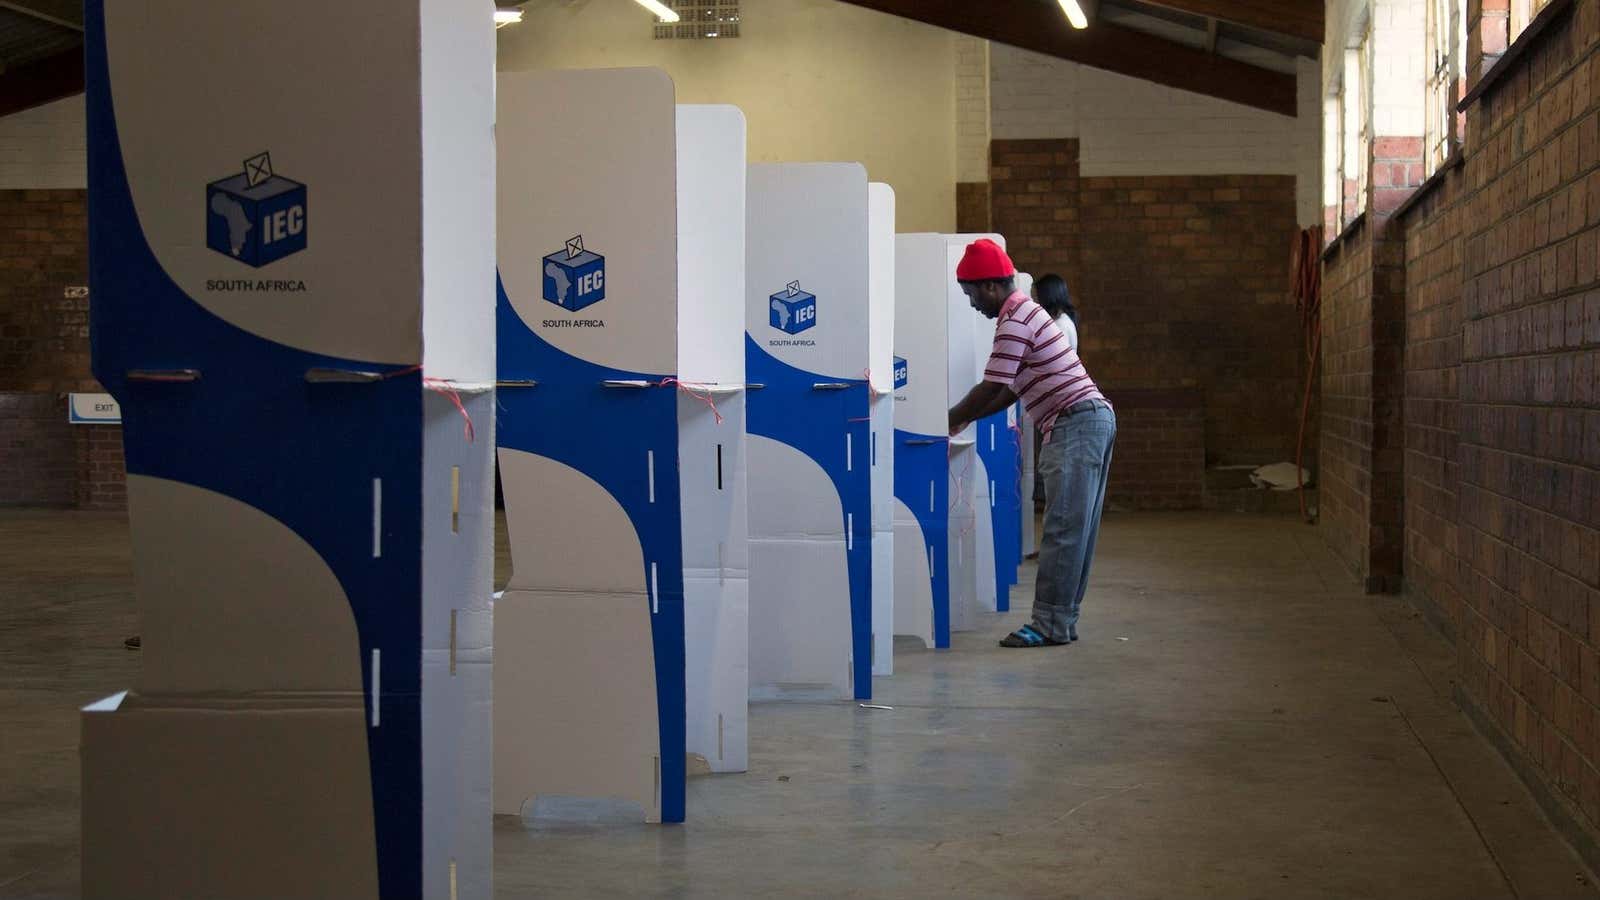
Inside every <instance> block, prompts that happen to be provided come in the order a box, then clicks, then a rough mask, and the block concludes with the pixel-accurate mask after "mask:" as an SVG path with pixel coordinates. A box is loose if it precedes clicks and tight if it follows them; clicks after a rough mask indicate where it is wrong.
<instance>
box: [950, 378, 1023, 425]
mask: <svg viewBox="0 0 1600 900" xmlns="http://www.w3.org/2000/svg"><path fill="white" fill-rule="evenodd" d="M1016 402H1017V395H1016V394H1013V393H1012V392H1011V388H1009V387H1006V386H1005V385H1003V384H1000V383H999V382H995V381H980V382H978V383H977V384H976V385H974V386H973V388H972V390H970V391H967V395H966V396H965V397H962V398H961V402H960V403H957V404H956V405H955V406H952V407H950V434H951V435H952V436H953V435H955V434H956V433H957V432H959V431H960V430H961V429H963V428H965V427H967V423H969V422H976V421H977V420H979V419H982V418H985V417H987V416H992V415H994V414H995V413H997V412H1000V411H1001V410H1003V409H1005V408H1006V407H1008V406H1010V405H1011V404H1013V403H1016Z"/></svg>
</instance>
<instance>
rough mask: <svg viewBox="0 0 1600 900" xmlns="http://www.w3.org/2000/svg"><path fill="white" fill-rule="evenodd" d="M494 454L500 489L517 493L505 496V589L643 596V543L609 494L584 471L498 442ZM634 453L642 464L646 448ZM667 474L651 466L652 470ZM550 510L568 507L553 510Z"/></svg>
mask: <svg viewBox="0 0 1600 900" xmlns="http://www.w3.org/2000/svg"><path fill="white" fill-rule="evenodd" d="M499 454H500V482H501V485H502V490H504V491H505V492H506V493H507V494H508V495H509V494H512V493H513V492H515V493H516V494H518V496H517V497H515V498H508V502H507V503H506V530H507V532H508V533H509V537H510V543H511V546H512V554H511V556H512V570H511V578H510V580H509V581H508V582H507V584H506V590H508V591H513V590H570V591H595V592H599V593H636V594H639V595H640V596H644V594H645V588H646V585H645V581H644V548H643V547H642V546H641V545H640V543H639V536H638V532H637V531H636V530H635V529H634V527H633V521H632V520H631V519H629V518H628V513H627V511H626V510H624V509H623V508H622V505H621V504H620V503H618V502H617V501H616V498H614V497H613V496H612V495H611V494H610V493H609V492H608V491H607V490H606V489H605V488H604V487H603V486H601V485H600V484H599V483H598V482H596V481H594V480H593V479H591V478H589V477H588V476H587V475H585V474H583V473H582V472H579V471H578V470H577V469H574V468H572V467H570V466H566V465H563V464H562V463H559V462H556V461H555V460H553V459H550V458H549V457H545V456H537V455H535V454H532V453H525V452H523V451H521V450H513V449H511V448H508V447H501V448H500V450H499ZM638 456H639V460H638V463H639V468H640V470H641V471H645V470H646V469H647V468H648V467H649V458H648V455H647V453H646V452H643V451H641V452H640V453H639V454H638ZM668 474H669V473H667V472H658V473H657V474H656V477H661V478H664V477H667V475H668ZM551 510H567V511H569V512H570V513H572V514H569V515H560V516H554V515H550V514H549V512H550V511H551ZM580 510H581V511H582V514H581V515H578V514H577V511H580ZM496 642H497V643H500V641H498V639H497V641H496Z"/></svg>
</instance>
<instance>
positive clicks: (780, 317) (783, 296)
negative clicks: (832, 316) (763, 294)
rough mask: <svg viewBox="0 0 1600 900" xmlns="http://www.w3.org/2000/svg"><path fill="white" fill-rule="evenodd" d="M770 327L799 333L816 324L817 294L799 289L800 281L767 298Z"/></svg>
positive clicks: (790, 332) (792, 282)
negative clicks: (770, 312) (769, 310)
mask: <svg viewBox="0 0 1600 900" xmlns="http://www.w3.org/2000/svg"><path fill="white" fill-rule="evenodd" d="M767 306H768V307H769V308H770V309H771V311H772V314H771V316H770V321H771V323H772V327H773V328H776V329H778V330H779V331H782V332H786V333H788V334H799V333H800V332H802V331H805V330H806V329H807V328H810V327H812V326H813V325H815V324H817V296H816V295H815V294H808V293H806V292H805V291H802V290H801V289H800V282H798V281H791V282H789V284H788V286H787V287H785V288H784V289H783V290H781V291H779V292H778V293H776V294H773V295H772V296H771V297H769V298H768V300H767Z"/></svg>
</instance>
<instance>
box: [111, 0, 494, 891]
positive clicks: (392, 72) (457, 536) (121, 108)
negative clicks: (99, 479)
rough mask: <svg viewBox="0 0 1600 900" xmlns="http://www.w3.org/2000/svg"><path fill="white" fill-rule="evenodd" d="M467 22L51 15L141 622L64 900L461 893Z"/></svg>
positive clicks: (466, 878) (476, 260)
mask: <svg viewBox="0 0 1600 900" xmlns="http://www.w3.org/2000/svg"><path fill="white" fill-rule="evenodd" d="M490 11H491V4H489V3H487V2H484V3H477V2H472V3H464V2H459V0H413V2H403V3H395V2H391V0H384V2H379V0H351V2H348V3H343V4H339V5H338V8H337V9H334V8H330V7H329V5H328V4H325V3H320V2H311V0H285V2H282V3H273V4H245V3H200V2H189V3H173V2H164V3H156V2H139V0H117V2H106V0H89V2H88V3H87V4H86V7H85V11H84V12H85V44H84V57H85V70H86V73H85V74H86V78H85V83H86V97H85V100H86V113H87V124H88V149H89V196H90V208H91V210H92V216H91V218H90V223H89V227H90V241H89V244H90V254H91V255H90V280H91V286H92V288H93V290H92V293H91V297H92V303H93V309H92V316H91V322H92V328H93V346H94V371H95V376H96V377H97V378H98V379H99V381H100V382H101V383H102V384H104V385H105V386H106V389H107V390H108V391H110V392H111V394H113V395H114V396H115V397H116V399H117V402H118V403H119V404H120V406H121V409H122V417H123V428H124V431H123V436H124V444H125V448H126V457H127V471H128V499H129V518H130V523H131V527H132V541H133V552H134V556H133V558H134V581H135V593H136V596H137V602H138V606H139V610H140V613H141V619H142V622H141V629H140V630H141V634H142V637H143V653H142V662H143V672H142V674H141V677H140V679H139V681H138V684H137V686H136V687H134V688H133V690H131V691H128V692H124V693H121V694H117V695H115V696H113V697H109V698H107V699H105V700H102V701H100V702H98V703H95V704H92V705H91V706H89V707H87V708H86V709H85V711H84V713H83V717H82V727H83V734H82V745H81V755H82V767H83V890H84V895H85V896H86V897H90V898H118V900H127V898H165V897H235V898H241V897H248V898H256V897H259V898H277V897H303V896H321V897H349V898H376V897H380V896H382V897H428V898H439V900H444V898H456V897H472V898H487V897H489V896H490V895H491V893H492V890H491V881H492V877H491V845H490V809H489V803H488V796H489V772H490V770H489V757H488V750H489V727H490V713H489V698H490V676H489V646H488V638H489V622H488V609H489V591H490V587H491V585H490V580H491V572H492V548H493V515H492V497H493V474H492V469H491V454H490V451H491V449H492V447H493V445H494V415H493V408H494V393H493V378H494V344H493V316H494V312H493V304H492V299H491V298H492V296H493V295H492V293H491V291H492V290H493V285H494V272H493V266H494V259H493V250H492V248H493V238H492V235H493V229H494V144H493V136H492V129H493V125H494V102H493V96H494V81H493V78H494V73H493V59H494V32H493V27H492V25H491V21H490V15H489V13H490ZM240 35H248V36H249V39H248V40H241V39H240V38H239V36H240ZM354 45H359V46H360V47H361V53H359V54H352V53H350V47H351V46H354ZM285 48H293V59H294V64H293V65H292V66H285V65H284V50H285ZM424 60H426V61H427V62H426V66H425V67H424V65H423V61H424ZM457 404H459V408H458V405H457Z"/></svg>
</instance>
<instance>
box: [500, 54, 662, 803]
mask: <svg viewBox="0 0 1600 900" xmlns="http://www.w3.org/2000/svg"><path fill="white" fill-rule="evenodd" d="M498 103H499V115H498V120H497V127H496V130H497V135H498V143H499V153H498V157H499V176H500V181H499V185H498V198H499V202H498V224H499V228H498V237H497V245H498V260H499V272H500V291H499V303H498V340H499V362H500V364H499V383H500V391H499V394H500V409H499V438H500V441H499V463H500V472H501V483H502V488H503V493H504V496H505V506H506V523H507V528H508V531H509V537H510V544H511V557H512V574H511V578H510V581H509V582H508V584H507V586H506V590H505V591H504V593H503V594H501V595H500V597H499V598H498V599H497V600H496V602H495V607H494V612H495V616H494V629H495V633H494V643H495V647H496V652H495V665H494V695H495V705H494V809H495V812H497V813H506V814H519V813H522V812H524V808H525V806H527V805H529V804H530V803H531V807H529V808H530V810H531V812H532V813H533V814H534V815H536V816H537V815H540V814H541V809H542V808H541V804H545V805H546V806H545V807H544V808H545V809H548V808H549V805H551V804H559V803H562V802H565V801H568V800H572V799H574V798H582V799H584V800H589V799H601V798H610V799H612V800H616V801H623V802H626V803H630V804H633V805H635V806H637V807H638V808H639V809H640V810H641V812H642V814H643V816H644V817H645V818H646V819H648V820H651V821H655V820H660V821H667V822H678V821H682V820H683V817H684V778H685V766H686V759H685V753H686V739H685V721H686V718H685V717H686V711H685V686H684V678H685V669H684V542H683V529H682V516H681V507H680V483H679V399H678V391H677V390H676V388H675V386H674V385H673V382H672V379H673V378H674V377H675V375H676V373H677V369H678V341H677V325H678V252H677V231H678V214H677V207H676V188H675V184H676V178H677V169H676V162H675V159H676V154H677V144H676V138H675V135H676V107H675V104H674V100H673V86H672V82H671V80H670V79H668V78H667V76H666V75H665V74H664V73H662V72H660V71H657V70H652V69H608V70H592V71H544V72H519V73H506V74H502V75H501V76H500V79H499V93H498Z"/></svg>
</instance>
